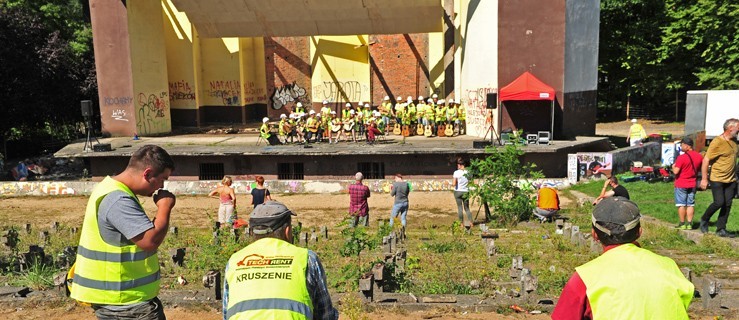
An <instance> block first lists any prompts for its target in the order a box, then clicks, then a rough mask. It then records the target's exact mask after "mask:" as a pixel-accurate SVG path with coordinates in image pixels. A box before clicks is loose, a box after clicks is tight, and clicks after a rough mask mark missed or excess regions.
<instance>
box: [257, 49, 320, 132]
mask: <svg viewBox="0 0 739 320" xmlns="http://www.w3.org/2000/svg"><path fill="white" fill-rule="evenodd" d="M308 41H310V38H309V37H265V38H264V55H265V57H264V61H265V62H264V64H265V69H266V75H267V105H268V108H267V110H268V111H267V113H268V116H269V117H270V118H273V119H277V118H278V117H279V116H280V114H281V113H288V112H289V109H291V108H294V105H295V103H297V102H298V101H300V102H302V103H303V105H305V106H306V107H307V106H309V105H310V103H311V99H310V92H311V65H310V45H309V42H308Z"/></svg>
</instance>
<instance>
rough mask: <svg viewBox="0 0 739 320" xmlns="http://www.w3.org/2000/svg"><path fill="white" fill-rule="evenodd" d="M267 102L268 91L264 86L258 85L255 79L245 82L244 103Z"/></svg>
mask: <svg viewBox="0 0 739 320" xmlns="http://www.w3.org/2000/svg"><path fill="white" fill-rule="evenodd" d="M259 102H267V93H266V91H265V89H264V88H262V87H258V86H257V84H256V83H254V81H248V82H245V83H244V103H245V104H250V103H259Z"/></svg>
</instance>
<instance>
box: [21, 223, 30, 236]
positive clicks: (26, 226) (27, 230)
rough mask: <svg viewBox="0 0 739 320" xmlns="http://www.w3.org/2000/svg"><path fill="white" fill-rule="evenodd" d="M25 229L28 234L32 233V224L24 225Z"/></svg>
mask: <svg viewBox="0 0 739 320" xmlns="http://www.w3.org/2000/svg"><path fill="white" fill-rule="evenodd" d="M23 230H26V234H30V233H31V224H30V223H26V224H25V225H23Z"/></svg>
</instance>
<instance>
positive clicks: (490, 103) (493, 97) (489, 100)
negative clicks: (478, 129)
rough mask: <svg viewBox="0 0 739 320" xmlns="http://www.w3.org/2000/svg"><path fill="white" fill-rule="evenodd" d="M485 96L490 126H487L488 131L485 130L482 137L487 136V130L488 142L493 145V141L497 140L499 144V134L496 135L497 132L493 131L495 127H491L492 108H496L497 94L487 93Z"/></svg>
mask: <svg viewBox="0 0 739 320" xmlns="http://www.w3.org/2000/svg"><path fill="white" fill-rule="evenodd" d="M485 98H486V99H485V100H486V101H485V102H486V104H485V108H486V109H488V110H489V112H490V113H491V114H490V128H488V131H487V132H485V135H484V136H483V137H487V135H488V132H490V144H491V145H493V146H494V145H495V143H494V141H497V142H498V145H499V146H501V145H503V144H502V143H501V142H500V136H499V135H498V133H497V132H495V128H493V115H492V112H493V110H495V109H498V94H497V93H488V94H487V96H486V97H485Z"/></svg>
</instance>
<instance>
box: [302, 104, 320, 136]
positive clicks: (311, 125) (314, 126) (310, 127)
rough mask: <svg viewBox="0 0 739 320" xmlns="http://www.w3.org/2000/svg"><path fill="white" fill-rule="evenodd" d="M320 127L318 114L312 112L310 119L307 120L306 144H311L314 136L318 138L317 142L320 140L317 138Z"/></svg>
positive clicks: (309, 115) (309, 114)
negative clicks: (317, 118)
mask: <svg viewBox="0 0 739 320" xmlns="http://www.w3.org/2000/svg"><path fill="white" fill-rule="evenodd" d="M319 127H320V126H319V121H318V120H316V112H315V111H313V110H311V111H310V112H309V113H308V119H307V120H305V129H306V132H305V143H310V141H311V138H313V137H314V136H316V140H318V137H317V136H319V134H318V133H319ZM321 134H322V132H321Z"/></svg>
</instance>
